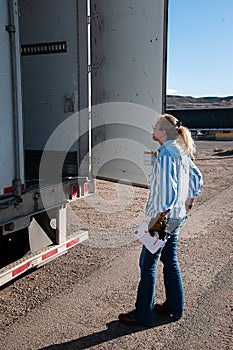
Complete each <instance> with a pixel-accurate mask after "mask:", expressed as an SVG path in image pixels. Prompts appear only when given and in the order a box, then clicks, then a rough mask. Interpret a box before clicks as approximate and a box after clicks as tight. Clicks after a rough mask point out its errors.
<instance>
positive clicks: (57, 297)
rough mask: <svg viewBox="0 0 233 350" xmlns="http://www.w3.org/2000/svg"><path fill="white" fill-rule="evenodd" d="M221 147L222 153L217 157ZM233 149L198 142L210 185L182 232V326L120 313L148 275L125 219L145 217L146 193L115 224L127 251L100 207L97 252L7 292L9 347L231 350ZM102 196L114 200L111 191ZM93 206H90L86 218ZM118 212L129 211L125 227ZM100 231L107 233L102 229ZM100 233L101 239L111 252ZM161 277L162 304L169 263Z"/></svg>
mask: <svg viewBox="0 0 233 350" xmlns="http://www.w3.org/2000/svg"><path fill="white" fill-rule="evenodd" d="M214 148H215V151H216V150H217V149H216V148H218V151H219V152H213V149H214ZM232 149H233V143H232V142H228V143H227V142H224V143H208V142H199V143H198V155H197V161H196V162H197V164H198V166H199V167H200V168H201V170H202V172H203V174H204V181H205V186H204V189H203V195H202V197H201V198H200V200H199V202H198V203H197V205H196V207H195V208H194V209H193V210H192V211H191V213H190V214H189V217H188V220H187V223H186V224H185V226H184V228H182V231H181V233H180V243H179V261H180V266H181V270H182V276H183V282H184V290H185V296H186V299H185V316H184V317H183V318H182V319H181V320H179V321H178V322H175V323H168V320H167V319H166V318H161V317H158V319H157V325H156V327H154V328H151V329H146V328H143V327H136V328H135V327H132V326H131V327H129V326H125V325H122V324H120V323H119V322H118V321H117V316H118V314H119V312H122V311H127V310H130V309H131V308H132V307H133V305H134V302H135V296H136V290H137V284H138V279H139V269H138V257H139V254H140V249H141V246H140V243H139V242H137V241H135V240H134V239H128V241H127V239H126V237H128V236H127V233H126V232H129V231H128V230H129V227H128V226H130V225H131V224H130V225H129V224H123V223H122V222H127V220H126V219H128V222H129V221H130V220H129V217H130V216H131V217H132V216H133V217H134V219H135V221H137V218H138V217H140V214H139V213H140V212H141V211H142V210H143V207H144V205H145V201H144V200H146V196H147V191H146V190H137V191H136V194H135V197H134V201H133V204H132V205H131V209H129V210H128V212H127V211H126V210H124V213H125V212H126V216H125V217H123V214H122V213H121V214H119V213H118V212H116V214H112V215H111V218H109V220H112V221H111V225H110V227H111V229H112V230H113V229H114V230H113V231H114V232H118V234H119V231H120V232H121V238H122V240H123V242H124V244H123V243H122V244H121V246H118V245H117V243H116V240H115V237H114V234H113V237H112V236H111V235H110V236H108V237H106V236H105V233H104V232H105V231H104V228H106V227H108V223H109V221H107V220H105V221H104V220H103V217H106V214H101V213H99V212H95V211H93V212H92V215H90V216H89V222H95V223H96V226H94V229H93V232H91V237H93V240H92V242H93V246H92V244H91V243H88V244H87V243H86V245H85V244H84V245H83V246H82V247H77V248H76V250H74V251H73V252H72V253H71V252H70V253H71V254H67V255H66V256H64V257H62V258H61V259H58V260H55V261H54V262H52V263H51V264H49V265H47V266H46V267H44V268H42V269H40V270H38V271H35V272H33V273H32V274H30V275H29V276H25V277H23V278H22V279H20V280H18V281H16V282H14V284H12V285H10V286H8V287H6V288H4V289H3V290H2V291H1V294H0V297H1V302H2V308H1V320H2V324H3V325H4V328H2V329H1V334H0V335H1V338H0V348H1V349H12V350H13V349H15V350H24V349H25V350H26V349H30V350H34V349H41V350H42V349H43V350H46V349H48V350H50V349H51V350H60V349H66V350H73V349H75V350H77V349H87V348H92V349H130V350H131V349H132V350H134V349H149V350H152V349H156V350H159V349H188V350H189V349H195V350H196V349H198V350H199V349H224V350H229V349H231V346H232V340H233V339H232V308H233V300H232V287H233V283H232V232H233V215H232V214H233V207H232V198H233V167H232V160H233V157H232V154H231V152H229V150H232ZM226 151H228V153H226ZM224 152H225V153H224ZM102 192H103V193H104V195H105V197H106V196H109V198H111V191H110V188H108V185H106V186H104V189H103V190H102ZM143 201H144V202H143ZM85 206H86V203H83V210H84V212H86V207H85ZM79 215H81V214H79ZM101 215H103V216H101ZM117 215H121V216H120V217H121V225H119V218H117ZM127 215H128V216H127ZM97 218H98V220H99V221H98V220H97ZM140 219H141V217H140ZM86 221H87V220H86ZM97 222H98V224H97ZM101 222H102V226H101ZM117 222H118V226H117V225H116V223H117ZM114 223H115V226H114ZM100 226H101V227H102V231H103V232H102V231H101V230H99V231H98V232H97V228H99V227H100ZM131 226H132V225H131ZM91 227H93V225H91ZM123 228H124V229H123ZM110 231H111V230H110ZM95 235H97V237H98V236H99V235H100V236H101V235H102V236H101V238H102V240H101V241H102V243H101V244H102V246H100V244H99V243H98V239H97V238H96V237H95ZM130 237H131V236H130ZM107 238H108V239H107ZM126 241H127V242H126ZM75 254H76V257H75ZM77 254H78V255H79V256H77ZM74 257H75V259H74ZM157 277H158V278H157V288H156V300H163V297H164V290H163V283H162V265H160V264H159V266H158V276H157Z"/></svg>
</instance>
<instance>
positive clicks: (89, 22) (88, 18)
mask: <svg viewBox="0 0 233 350" xmlns="http://www.w3.org/2000/svg"><path fill="white" fill-rule="evenodd" d="M87 24H91V16H87Z"/></svg>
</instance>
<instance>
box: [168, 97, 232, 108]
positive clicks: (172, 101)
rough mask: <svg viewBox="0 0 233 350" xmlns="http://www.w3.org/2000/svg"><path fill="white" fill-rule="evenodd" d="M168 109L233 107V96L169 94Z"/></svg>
mask: <svg viewBox="0 0 233 350" xmlns="http://www.w3.org/2000/svg"><path fill="white" fill-rule="evenodd" d="M166 102H167V107H166V109H181V108H223V107H232V108H233V96H227V97H198V98H196V97H192V96H178V95H167V97H166Z"/></svg>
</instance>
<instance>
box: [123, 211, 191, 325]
mask: <svg viewBox="0 0 233 350" xmlns="http://www.w3.org/2000/svg"><path fill="white" fill-rule="evenodd" d="M185 220H186V217H185V218H183V219H168V225H169V226H168V230H169V231H170V232H171V233H172V236H171V237H170V238H168V240H167V242H166V243H165V245H164V246H163V247H162V248H160V249H159V250H158V251H157V252H156V253H155V254H152V253H150V252H149V251H148V250H147V249H146V248H145V247H144V246H143V248H142V252H141V256H140V262H139V266H140V269H141V279H140V282H139V286H138V293H137V300H136V303H135V309H134V310H133V311H131V312H130V315H131V317H132V318H133V319H134V320H136V321H137V322H139V323H141V324H143V325H145V326H153V325H154V295H155V285H156V265H157V262H158V259H159V258H160V260H161V262H162V263H163V277H164V286H165V294H166V300H165V302H164V303H163V307H164V309H165V310H167V311H168V312H169V313H170V314H172V315H173V316H174V317H175V318H180V317H181V316H182V315H183V309H184V295H183V288H182V279H181V274H180V269H179V265H178V261H177V255H176V251H177V243H178V233H179V230H180V228H181V226H182V225H183V224H184V222H185Z"/></svg>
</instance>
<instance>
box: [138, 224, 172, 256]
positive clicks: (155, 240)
mask: <svg viewBox="0 0 233 350" xmlns="http://www.w3.org/2000/svg"><path fill="white" fill-rule="evenodd" d="M136 237H137V238H138V239H139V241H140V242H142V244H143V245H144V246H145V247H146V248H147V249H148V250H149V251H150V252H151V253H152V254H154V253H156V252H157V251H158V250H159V249H160V248H161V247H162V246H164V244H165V243H166V241H167V240H166V239H165V240H164V241H163V240H161V239H159V234H158V233H157V232H155V235H154V237H151V235H150V234H149V231H148V223H147V222H146V221H144V222H143V223H142V224H141V226H140V227H139V228H138V231H136Z"/></svg>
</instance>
